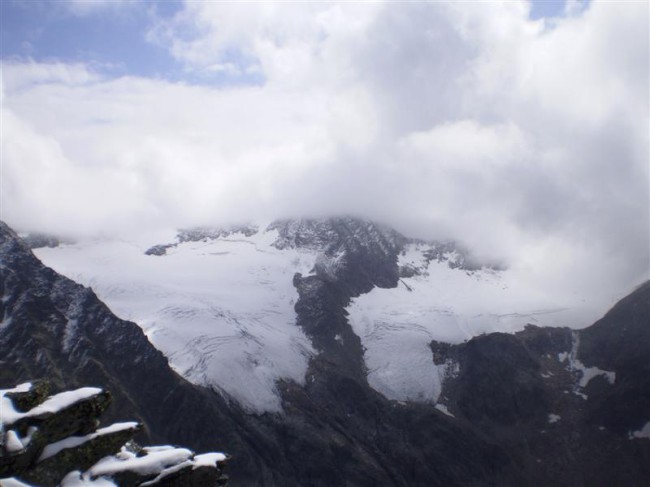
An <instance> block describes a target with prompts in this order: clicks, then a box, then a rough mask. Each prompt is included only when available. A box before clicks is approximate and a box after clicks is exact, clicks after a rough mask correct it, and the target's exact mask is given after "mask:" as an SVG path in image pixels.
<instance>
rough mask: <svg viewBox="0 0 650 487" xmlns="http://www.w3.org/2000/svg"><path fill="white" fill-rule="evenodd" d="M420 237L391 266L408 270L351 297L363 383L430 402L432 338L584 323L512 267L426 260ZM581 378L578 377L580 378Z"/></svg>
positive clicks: (435, 389) (436, 382)
mask: <svg viewBox="0 0 650 487" xmlns="http://www.w3.org/2000/svg"><path fill="white" fill-rule="evenodd" d="M429 248H430V246H429V245H427V244H419V243H416V244H409V245H407V246H406V248H405V249H404V252H403V253H402V255H400V257H399V265H400V266H402V267H407V268H409V269H411V270H415V275H413V276H412V277H402V278H401V279H400V281H399V283H398V285H397V287H396V288H392V289H383V288H375V289H373V290H372V291H370V292H369V293H367V294H363V295H361V296H359V297H357V298H355V299H354V300H353V301H352V303H351V304H350V306H349V307H348V308H347V311H348V313H349V320H350V324H351V325H352V328H353V329H354V331H355V333H356V334H357V335H359V337H360V338H361V341H362V344H363V346H364V348H365V350H366V351H365V362H366V366H367V368H368V371H369V373H368V380H369V383H370V385H371V386H372V387H373V388H374V389H375V390H377V391H378V392H380V393H382V394H383V395H385V396H386V397H388V398H390V399H395V400H421V401H427V402H431V401H435V400H437V397H438V394H439V392H440V388H441V385H442V382H443V381H444V370H441V369H440V368H439V366H436V365H435V364H434V363H433V361H432V354H431V350H430V348H429V344H430V343H431V341H432V340H436V341H440V342H447V343H461V342H463V341H465V340H468V339H470V338H472V337H474V336H477V335H480V334H483V333H491V332H496V331H501V332H514V331H518V330H521V329H523V328H524V326H525V325H526V324H528V323H530V324H536V325H539V326H569V327H572V328H578V327H582V326H586V325H587V324H589V323H590V320H592V319H593V318H595V316H592V315H588V314H585V311H584V310H583V309H581V308H580V307H578V306H575V303H573V302H570V301H567V302H566V303H558V302H556V301H554V300H553V299H551V298H547V297H546V296H545V295H544V294H541V293H540V292H539V291H538V290H536V289H535V288H534V287H533V286H532V285H527V284H526V279H525V278H523V277H522V276H521V275H520V274H518V273H517V272H515V271H510V270H503V271H497V270H493V269H490V268H483V269H480V270H474V271H469V270H465V269H463V268H459V267H457V268H452V267H451V266H450V265H449V262H452V263H453V262H455V261H456V260H458V259H459V256H458V255H457V254H454V253H448V254H445V255H444V257H445V258H447V259H448V260H447V261H445V260H441V261H437V260H431V261H430V262H429V261H428V259H427V257H426V255H425V252H426V251H427V249H429ZM585 380H586V379H585Z"/></svg>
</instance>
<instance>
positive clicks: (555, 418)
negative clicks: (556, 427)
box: [548, 413, 562, 423]
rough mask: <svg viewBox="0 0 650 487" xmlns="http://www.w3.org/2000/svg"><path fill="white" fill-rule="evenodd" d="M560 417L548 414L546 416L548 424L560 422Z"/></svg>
mask: <svg viewBox="0 0 650 487" xmlns="http://www.w3.org/2000/svg"><path fill="white" fill-rule="evenodd" d="M561 419H562V417H561V416H560V415H559V414H552V413H551V414H549V415H548V422H549V423H557V422H558V421H559V420H561Z"/></svg>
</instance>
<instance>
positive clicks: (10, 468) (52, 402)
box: [0, 382, 227, 487]
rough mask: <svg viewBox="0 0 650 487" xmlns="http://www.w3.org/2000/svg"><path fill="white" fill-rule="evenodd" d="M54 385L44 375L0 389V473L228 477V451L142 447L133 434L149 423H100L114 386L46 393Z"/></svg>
mask: <svg viewBox="0 0 650 487" xmlns="http://www.w3.org/2000/svg"><path fill="white" fill-rule="evenodd" d="M48 389H49V384H48V383H46V382H40V383H37V384H34V385H32V384H31V383H26V384H22V385H20V386H18V387H17V388H14V389H12V390H10V391H5V390H0V401H2V410H1V411H0V477H16V478H19V479H20V480H21V481H25V482H29V483H30V484H34V485H39V486H46V487H47V486H56V485H64V486H66V485H74V484H76V483H79V482H80V481H95V480H98V479H100V480H104V483H103V485H113V483H115V485H119V486H122V487H131V486H133V487H135V486H138V485H141V484H143V483H146V485H160V486H162V485H188V486H189V485H193V486H197V487H198V486H202V487H203V486H204V487H210V486H217V485H225V484H226V483H227V477H226V476H225V475H224V474H223V467H224V463H225V461H226V459H227V457H226V455H224V454H222V453H210V454H204V455H195V454H194V453H193V452H191V451H189V450H185V449H180V448H174V447H171V446H165V447H149V448H141V447H139V446H138V445H137V444H135V443H134V442H133V441H132V439H133V436H134V435H135V434H136V433H137V432H138V431H139V430H140V429H141V428H142V425H141V424H140V423H136V422H130V423H116V424H113V425H111V426H108V427H105V428H99V429H97V424H98V423H99V416H100V415H101V414H102V413H103V412H104V411H105V410H106V408H107V407H108V405H109V404H110V402H111V396H110V394H108V393H107V392H104V391H103V390H101V389H98V388H90V387H86V388H82V389H78V390H75V391H66V392H63V393H59V394H56V395H53V396H50V397H48V398H45V397H44V394H46V393H47V390H48ZM0 483H1V481H0Z"/></svg>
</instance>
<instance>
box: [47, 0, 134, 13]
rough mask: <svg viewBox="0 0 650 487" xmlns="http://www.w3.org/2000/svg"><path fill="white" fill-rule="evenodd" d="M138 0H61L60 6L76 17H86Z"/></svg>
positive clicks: (126, 5)
mask: <svg viewBox="0 0 650 487" xmlns="http://www.w3.org/2000/svg"><path fill="white" fill-rule="evenodd" d="M139 1H140V0H63V1H62V2H60V6H61V7H62V8H64V9H66V10H67V11H68V12H70V13H71V14H73V15H75V16H77V17H86V16H88V15H93V14H97V13H100V12H103V11H106V10H119V9H122V8H124V7H128V6H132V5H134V4H136V3H138V2H139Z"/></svg>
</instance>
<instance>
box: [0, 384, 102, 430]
mask: <svg viewBox="0 0 650 487" xmlns="http://www.w3.org/2000/svg"><path fill="white" fill-rule="evenodd" d="M30 388H31V383H26V384H21V385H20V386H18V387H15V388H13V389H2V390H0V424H2V425H11V424H13V423H15V422H16V421H18V420H20V419H22V418H33V417H35V416H40V415H42V414H47V413H57V412H59V411H61V410H62V409H65V408H67V407H70V406H72V405H73V404H75V403H77V402H79V401H82V400H84V399H87V398H89V397H92V396H96V395H97V394H100V393H101V392H102V390H101V389H99V388H97V387H82V388H81V389H77V390H74V391H66V392H61V393H60V394H56V395H54V396H50V397H49V398H47V399H46V400H45V401H44V402H43V403H42V404H40V405H38V406H36V407H35V408H33V409H30V410H29V411H27V412H26V413H22V412H20V411H17V410H16V409H15V408H14V405H13V402H12V401H11V399H9V398H8V397H6V394H7V393H9V392H28V391H29V390H30Z"/></svg>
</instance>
